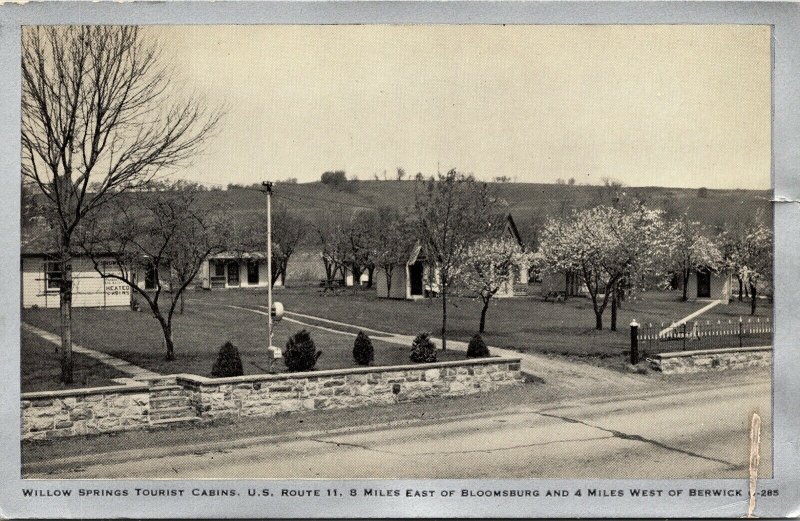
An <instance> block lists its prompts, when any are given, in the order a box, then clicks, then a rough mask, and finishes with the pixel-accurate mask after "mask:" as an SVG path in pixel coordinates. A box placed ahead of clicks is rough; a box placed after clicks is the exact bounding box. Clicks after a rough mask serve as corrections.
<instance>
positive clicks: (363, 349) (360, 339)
mask: <svg viewBox="0 0 800 521" xmlns="http://www.w3.org/2000/svg"><path fill="white" fill-rule="evenodd" d="M353 359H354V360H355V361H356V363H357V364H358V365H369V364H370V362H372V361H373V360H374V359H375V350H374V349H373V348H372V340H370V339H369V337H368V336H367V335H365V334H364V333H363V332H362V331H359V332H358V336H356V341H355V342H354V343H353Z"/></svg>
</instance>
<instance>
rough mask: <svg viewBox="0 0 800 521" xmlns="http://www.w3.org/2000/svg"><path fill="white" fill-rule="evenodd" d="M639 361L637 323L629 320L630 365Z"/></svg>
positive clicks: (634, 320)
mask: <svg viewBox="0 0 800 521" xmlns="http://www.w3.org/2000/svg"><path fill="white" fill-rule="evenodd" d="M638 363H639V323H638V322H636V319H635V318H634V319H633V322H631V365H636V364H638Z"/></svg>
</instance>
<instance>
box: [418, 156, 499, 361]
mask: <svg viewBox="0 0 800 521" xmlns="http://www.w3.org/2000/svg"><path fill="white" fill-rule="evenodd" d="M491 205H492V198H491V197H490V194H489V188H488V185H487V184H486V183H479V182H477V181H475V179H474V178H473V177H472V176H465V175H463V174H460V173H458V172H457V171H456V170H450V171H449V172H448V173H447V174H445V175H441V174H440V175H439V176H438V178H436V179H431V180H429V181H420V182H418V183H417V193H416V201H415V212H416V216H417V222H418V229H419V233H420V235H421V239H422V242H423V248H424V251H425V253H426V255H427V256H428V258H429V259H431V260H432V261H433V262H434V263H435V266H436V268H437V269H438V274H439V277H438V278H439V281H438V283H439V294H440V296H441V299H442V349H445V348H446V347H447V292H448V288H449V286H450V284H451V283H452V279H454V278H455V277H456V276H457V275H458V270H459V269H460V268H461V266H462V262H463V257H464V254H465V253H466V251H467V249H468V248H469V246H470V245H471V244H472V243H473V242H474V241H475V240H476V239H478V238H479V237H481V236H483V235H484V234H485V233H486V232H487V231H488V230H489V229H490V228H491V226H492V218H491Z"/></svg>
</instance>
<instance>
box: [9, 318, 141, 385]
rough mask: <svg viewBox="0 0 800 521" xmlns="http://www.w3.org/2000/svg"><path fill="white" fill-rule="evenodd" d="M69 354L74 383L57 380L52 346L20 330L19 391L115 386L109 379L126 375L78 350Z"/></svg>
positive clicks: (55, 357) (59, 373)
mask: <svg viewBox="0 0 800 521" xmlns="http://www.w3.org/2000/svg"><path fill="white" fill-rule="evenodd" d="M72 356H73V363H74V369H73V371H74V373H73V376H74V382H73V383H72V384H70V385H64V384H61V383H59V381H58V380H59V377H60V376H61V366H60V365H59V361H58V356H57V355H56V354H55V346H54V345H53V344H51V343H50V342H47V341H46V340H44V339H42V338H41V337H39V336H37V335H34V334H32V333H28V332H27V331H22V352H21V357H22V371H21V385H22V392H31V391H52V390H58V389H74V388H79V387H102V386H106V385H117V384H116V383H115V382H113V381H112V379H113V378H120V377H125V376H127V375H126V374H125V373H121V372H119V371H117V370H116V369H114V368H113V367H111V366H108V365H105V364H103V363H102V362H99V361H97V360H95V359H94V358H89V357H88V356H85V355H82V354H79V353H73V355H72Z"/></svg>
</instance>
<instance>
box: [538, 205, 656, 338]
mask: <svg viewBox="0 0 800 521" xmlns="http://www.w3.org/2000/svg"><path fill="white" fill-rule="evenodd" d="M663 230H664V223H663V219H662V217H661V212H660V211H659V210H651V209H649V208H647V207H645V206H643V205H640V204H634V205H631V206H630V207H629V208H627V209H625V210H623V209H619V208H613V207H610V206H604V205H601V206H596V207H594V208H590V209H587V210H580V211H574V212H573V213H572V215H571V216H570V217H569V218H567V219H551V220H550V221H548V223H547V224H546V225H545V228H544V230H543V231H542V235H541V242H540V248H539V251H538V252H537V255H536V257H535V258H536V259H537V262H538V264H539V265H540V267H541V268H542V269H544V270H545V271H550V272H565V271H574V272H577V273H580V274H581V277H582V279H583V282H584V284H586V288H587V290H588V292H589V297H590V298H591V301H592V307H593V310H594V314H595V328H596V329H598V330H601V329H603V313H604V312H605V310H606V307H607V306H608V304H609V302H612V320H611V329H612V331H613V330H616V298H617V291H618V288H619V284H620V283H621V282H622V281H625V283H626V286H628V287H629V288H633V287H636V286H639V285H644V284H645V283H646V281H647V280H648V279H650V278H652V277H653V276H655V275H656V273H658V271H659V267H660V262H659V261H660V259H662V258H663V256H664V254H665V252H666V247H667V244H666V241H665V240H664V235H665V234H664V232H663Z"/></svg>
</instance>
